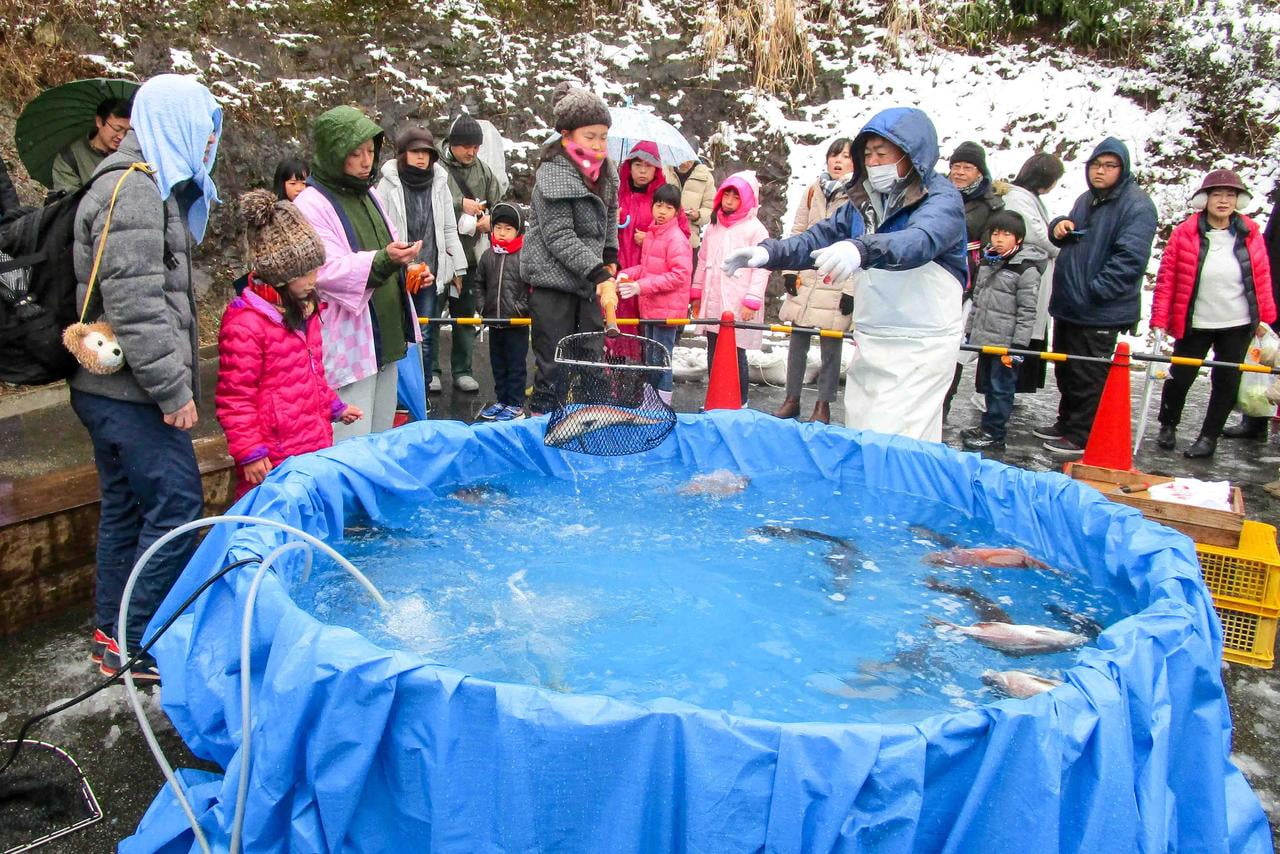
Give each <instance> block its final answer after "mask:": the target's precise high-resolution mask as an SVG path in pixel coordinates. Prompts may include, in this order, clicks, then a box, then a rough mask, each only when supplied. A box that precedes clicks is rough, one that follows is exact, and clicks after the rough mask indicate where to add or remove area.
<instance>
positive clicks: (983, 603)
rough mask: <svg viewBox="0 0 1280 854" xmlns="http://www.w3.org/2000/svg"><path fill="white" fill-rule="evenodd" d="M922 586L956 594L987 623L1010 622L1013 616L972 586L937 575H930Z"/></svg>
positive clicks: (951, 594) (952, 594)
mask: <svg viewBox="0 0 1280 854" xmlns="http://www.w3.org/2000/svg"><path fill="white" fill-rule="evenodd" d="M924 586H925V587H928V588H929V589H930V590H936V591H937V592H939V593H946V594H947V595H949V596H956V597H958V598H960V599H964V600H965V601H967V602H968V603H969V604H970V605H972V606H973V610H974V611H976V612H977V614H978V619H979V620H982V621H984V622H988V623H1012V622H1013V618H1012V617H1010V616H1009V612H1007V611H1006V610H1005V609H1004V608H1001V607H1000V606H999V605H997V604H996V603H995V602H993V601H991V600H990V599H988V598H987V597H986V596H983V595H982V594H981V593H979V592H978V591H977V590H974V589H973V588H972V587H959V586H957V585H954V584H948V583H946V582H945V581H943V580H942V579H940V578H938V577H937V576H934V575H931V576H929V577H928V578H926V579H925V580H924Z"/></svg>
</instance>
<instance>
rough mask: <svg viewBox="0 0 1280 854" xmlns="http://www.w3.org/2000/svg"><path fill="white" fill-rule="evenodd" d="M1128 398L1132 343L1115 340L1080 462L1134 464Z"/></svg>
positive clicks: (1114, 465)
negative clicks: (1130, 345) (1112, 353)
mask: <svg viewBox="0 0 1280 854" xmlns="http://www.w3.org/2000/svg"><path fill="white" fill-rule="evenodd" d="M1130 407H1131V401H1130V398H1129V345H1128V344H1126V343H1125V342H1123V341H1121V342H1120V343H1118V344H1116V354H1115V357H1114V358H1113V359H1112V360H1111V370H1110V371H1109V372H1108V373H1107V384H1106V385H1104V386H1103V387H1102V399H1101V400H1099V401H1098V412H1097V414H1096V415H1094V417H1093V428H1092V429H1090V430H1089V441H1088V442H1086V443H1085V446H1084V457H1083V458H1082V459H1081V460H1080V462H1082V463H1084V464H1085V465H1087V466H1102V467H1103V468H1109V469H1122V470H1124V471H1128V470H1130V469H1132V468H1133V416H1132V413H1131V411H1130Z"/></svg>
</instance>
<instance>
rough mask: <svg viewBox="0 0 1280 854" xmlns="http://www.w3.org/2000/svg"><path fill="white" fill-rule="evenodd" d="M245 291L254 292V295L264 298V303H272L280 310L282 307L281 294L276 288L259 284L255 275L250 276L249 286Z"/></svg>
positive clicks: (246, 286) (263, 283)
mask: <svg viewBox="0 0 1280 854" xmlns="http://www.w3.org/2000/svg"><path fill="white" fill-rule="evenodd" d="M245 290H246V291H252V292H253V293H255V294H257V295H258V296H260V297H262V299H263V301H264V302H267V303H270V304H271V305H274V306H276V307H277V308H279V307H280V306H281V305H282V303H281V301H280V294H279V292H278V291H277V290H276V289H275V288H273V287H271V286H270V285H268V284H267V283H265V282H259V281H258V279H257V277H255V276H254V275H253V273H250V274H249V284H247V285H245Z"/></svg>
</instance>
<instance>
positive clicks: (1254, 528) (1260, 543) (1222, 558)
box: [1196, 520, 1280, 635]
mask: <svg viewBox="0 0 1280 854" xmlns="http://www.w3.org/2000/svg"><path fill="white" fill-rule="evenodd" d="M1196 556H1197V557H1199V558H1200V573H1201V575H1203V576H1204V584H1205V586H1206V587H1208V588H1209V592H1210V593H1212V594H1213V602H1214V604H1215V605H1221V606H1225V607H1227V608H1232V609H1243V610H1244V611H1245V612H1247V613H1249V614H1256V615H1258V616H1262V617H1276V616H1280V552H1277V550H1276V529H1275V528H1274V527H1273V526H1271V525H1265V524H1263V523H1261V522H1250V521H1247V520H1246V521H1245V523H1244V527H1243V528H1242V529H1241V531H1240V547H1239V548H1234V549H1229V548H1223V547H1222V546H1210V545H1204V544H1202V543H1196ZM1272 634H1273V635H1274V634H1275V632H1274V630H1273V631H1272Z"/></svg>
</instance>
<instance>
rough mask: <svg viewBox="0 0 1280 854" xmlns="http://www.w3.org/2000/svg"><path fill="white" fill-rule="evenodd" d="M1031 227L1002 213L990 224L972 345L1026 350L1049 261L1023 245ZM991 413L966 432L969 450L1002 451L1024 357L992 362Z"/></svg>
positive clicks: (971, 317)
mask: <svg viewBox="0 0 1280 854" xmlns="http://www.w3.org/2000/svg"><path fill="white" fill-rule="evenodd" d="M1026 235H1027V226H1026V223H1024V222H1023V220H1022V217H1021V215H1019V214H1017V213H1014V212H1013V211H1008V210H1000V211H996V212H995V213H993V214H992V215H991V217H990V219H988V220H987V244H986V249H985V251H984V253H983V256H982V261H981V263H980V264H979V266H978V274H977V280H976V284H975V285H974V287H973V311H972V312H971V313H970V314H969V326H968V329H967V330H966V332H967V333H968V340H969V343H970V344H977V345H979V346H983V347H988V346H990V347H1011V348H1013V349H1026V347H1027V344H1028V343H1029V342H1030V341H1031V333H1032V330H1033V329H1034V327H1035V321H1036V297H1037V295H1038V294H1039V290H1040V275H1041V273H1042V272H1043V271H1044V267H1045V264H1046V263H1047V262H1048V260H1049V259H1048V256H1047V255H1046V254H1045V252H1044V250H1043V249H1041V248H1039V247H1038V246H1029V245H1025V244H1023V242H1022V241H1023V239H1024V238H1025V237H1026ZM978 358H979V359H984V360H987V362H988V368H989V371H990V372H989V374H988V382H987V411H986V412H985V413H983V415H982V424H981V426H979V427H971V428H970V429H968V430H965V431H963V432H962V433H961V434H960V435H961V439H962V440H963V442H964V446H965V447H966V448H968V449H969V450H984V449H989V450H1003V449H1004V439H1005V428H1006V426H1007V424H1008V422H1009V414H1010V413H1011V412H1012V411H1013V396H1014V393H1015V392H1016V391H1017V389H1018V365H1019V364H1020V363H1021V362H1022V357H1021V356H1008V355H1006V356H988V355H986V354H983V355H981V356H979V357H978Z"/></svg>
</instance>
